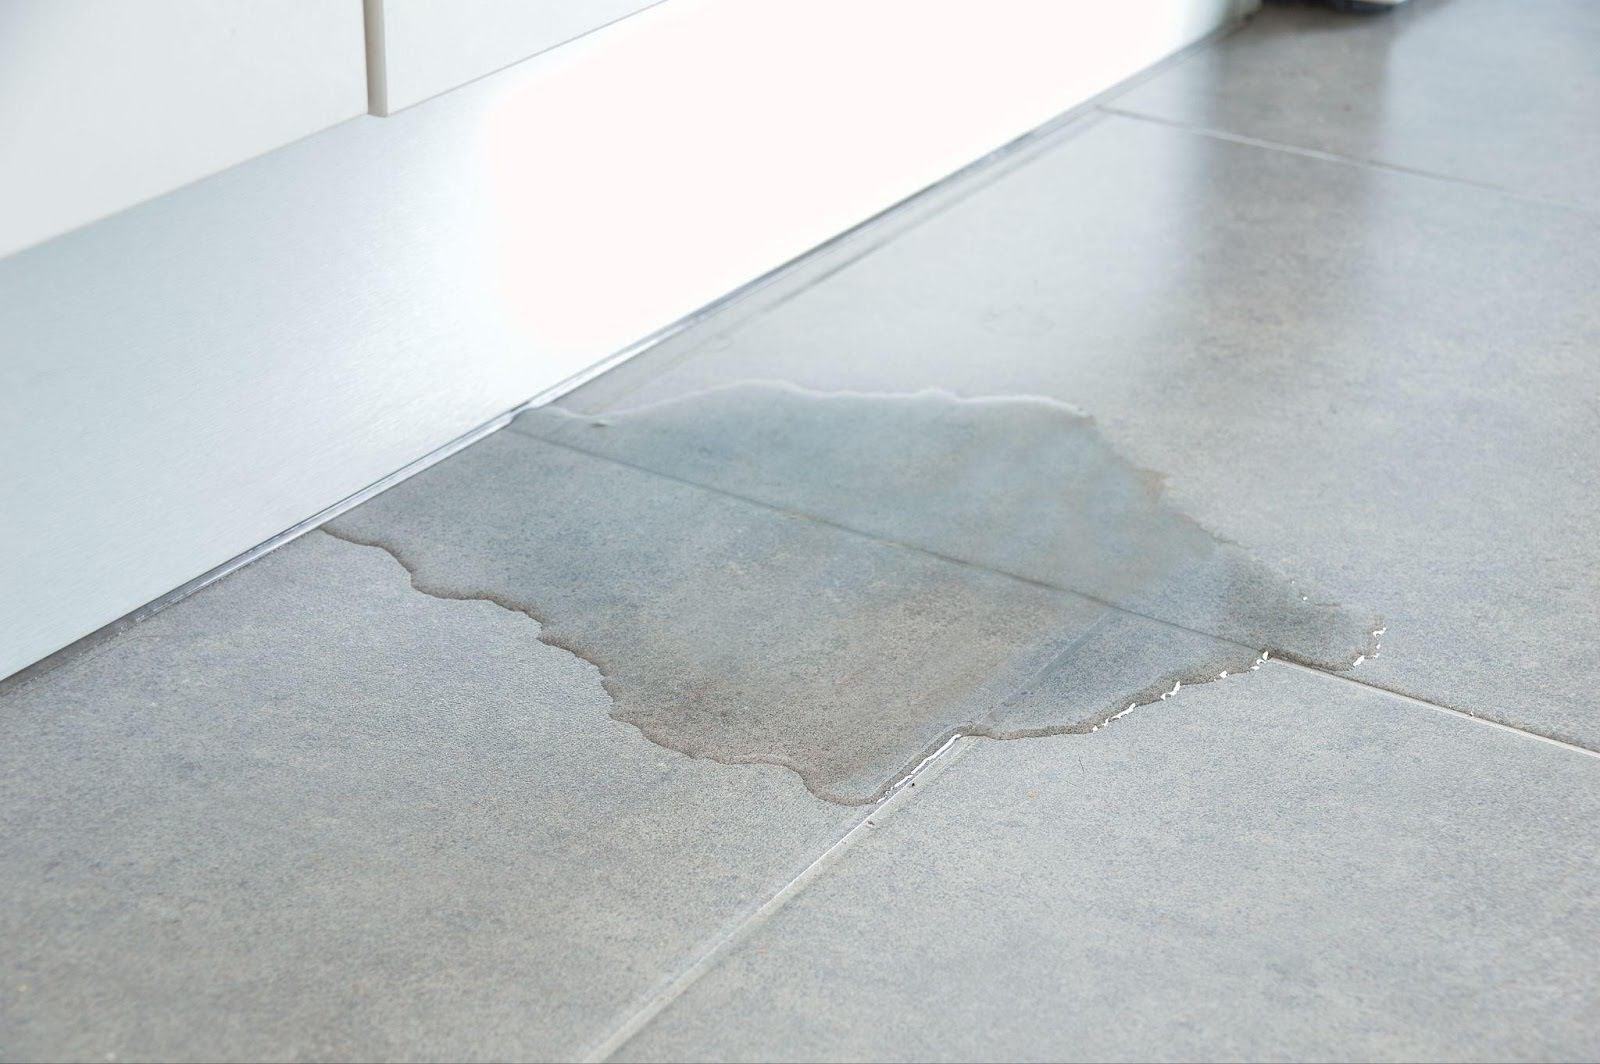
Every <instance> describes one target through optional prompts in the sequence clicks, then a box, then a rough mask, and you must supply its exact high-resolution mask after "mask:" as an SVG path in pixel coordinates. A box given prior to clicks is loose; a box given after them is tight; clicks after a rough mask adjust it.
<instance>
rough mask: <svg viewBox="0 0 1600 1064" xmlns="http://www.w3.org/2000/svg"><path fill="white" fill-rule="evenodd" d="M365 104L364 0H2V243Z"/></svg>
mask: <svg viewBox="0 0 1600 1064" xmlns="http://www.w3.org/2000/svg"><path fill="white" fill-rule="evenodd" d="M366 110H367V89H366V63H365V57H364V44H363V36H362V11H361V0H272V2H270V3H265V2H262V0H138V2H136V3H134V2H123V0H3V2H0V205H3V207H0V256H3V255H7V254H10V253H11V252H13V251H17V250H18V249H20V248H24V247H27V246H29V245H31V244H37V243H39V242H40V241H43V240H48V239H49V238H50V237H53V236H56V235H58V234H60V233H64V232H66V231H67V230H69V229H75V228H77V227H78V226H80V225H84V224H87V223H89V222H92V221H94V220H95V219H97V218H102V217H104V216H106V215H108V214H111V213H112V212H114V211H119V210H122V209H123V208H125V207H130V206H132V205H133V204H135V203H140V202H143V201H144V200H147V199H150V198H151V197H152V196H158V195H160V194H161V193H163V192H168V191H171V190H172V189H174V188H177V187H178V186H179V185H185V184H188V183H189V182H190V181H194V180H195V179H197V178H201V177H205V176H206V175H208V174H213V173H216V172H217V171H218V170H221V169H224V168H225V167H228V166H232V165H233V164H234V163H238V162H242V161H244V160H245V159H248V158H251V157H252V156H255V155H260V154H261V153H262V152H266V151H270V150H272V149H273V148H276V147H278V146H280V145H283V144H287V143H288V142H290V141H292V140H298V139H299V138H301V137H304V136H306V135H307V134H309V133H314V132H316V131H317V130H319V129H325V128H327V127H328V126H331V125H333V124H334V123H336V122H340V121H342V120H344V119H346V118H350V117H351V116H353V115H359V114H362V113H364V112H365V111H366Z"/></svg>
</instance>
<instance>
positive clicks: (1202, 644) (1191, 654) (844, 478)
mask: <svg viewBox="0 0 1600 1064" xmlns="http://www.w3.org/2000/svg"><path fill="white" fill-rule="evenodd" d="M533 432H543V433H546V434H548V436H549V438H548V439H541V438H537V437H534V436H531V435H529V434H530V433H533ZM590 444H592V445H593V447H594V449H595V451H597V452H604V456H601V454H599V453H590V452H588V451H586V450H579V449H578V447H579V445H583V446H585V447H587V446H588V445H590ZM646 465H648V466H649V467H650V468H649V469H646V468H641V466H646ZM662 474H665V475H662ZM329 530H330V531H332V532H333V533H334V534H336V535H339V536H343V537H346V538H349V539H352V540H354V541H356V542H361V543H367V544H372V545H377V546H382V547H384V548H385V549H387V550H389V551H391V552H392V553H393V554H394V555H395V556H396V557H397V558H399V559H400V560H401V561H402V563H403V564H405V566H406V567H407V568H408V569H409V570H410V571H411V572H412V573H413V575H414V580H415V583H416V586H417V587H418V588H419V589H420V590H423V591H426V592H429V593H432V594H441V595H446V596H452V597H485V598H491V599H493V600H494V601H496V602H499V603H502V604H503V605H506V606H508V607H510V608H514V609H520V610H523V611H525V612H527V613H529V614H530V615H533V616H536V617H538V618H539V620H540V622H541V623H542V624H543V626H544V629H543V635H542V638H544V639H545V640H546V641H547V642H550V643H553V644H555V645H557V646H561V647H564V648H566V649H568V650H571V651H573V652H574V653H576V654H579V655H581V656H583V657H585V658H587V659H588V660H590V661H592V662H593V663H595V664H596V665H597V666H598V667H599V668H600V670H601V672H602V674H603V675H604V677H605V682H606V687H607V690H608V691H609V692H610V693H611V695H612V697H613V699H614V700H615V703H616V704H615V708H614V710H613V714H614V715H615V716H616V717H617V718H618V719H619V720H624V721H627V722H629V723H631V724H634V725H636V726H637V727H638V728H639V729H640V730H641V731H642V732H644V734H645V735H647V736H649V737H650V738H652V739H654V740H655V741H656V742H658V743H660V744H661V745H663V746H666V747H669V748H670V749H673V750H678V751H682V752H685V753H689V754H692V755H694V756H697V757H707V758H712V759H715V760H718V761H723V762H726V763H732V764H739V763H746V762H769V763H773V764H780V765H785V766H788V767H790V768H792V769H794V771H796V772H797V773H799V775H800V776H801V778H802V779H803V780H805V782H806V785H807V786H808V787H810V788H811V790H812V791H813V792H814V793H816V794H818V795H819V796H822V797H825V798H828V799H830V800H832V801H838V802H846V803H859V802H867V801H871V800H873V799H874V798H876V797H878V796H880V795H882V794H883V793H884V792H885V791H886V790H887V789H888V788H889V787H890V786H891V785H892V784H893V783H894V782H895V781H896V780H897V779H898V778H899V777H901V776H902V775H903V774H904V773H905V772H906V771H907V770H909V769H910V768H911V767H913V766H914V765H916V764H917V763H918V762H919V761H920V760H921V759H922V758H923V757H926V756H927V755H928V753H929V752H930V751H932V750H933V749H935V748H936V747H937V746H938V745H939V744H941V743H943V742H944V741H945V740H946V739H947V738H948V737H949V736H950V735H951V734H952V733H955V732H962V733H966V734H985V735H993V736H1002V737H1003V736H1011V735H1021V734H1040V733H1047V732H1061V731H1090V730H1093V729H1095V728H1096V727H1097V726H1098V725H1099V724H1101V723H1103V722H1105V721H1106V720H1108V719H1110V718H1112V717H1115V716H1117V715H1119V714H1122V713H1124V712H1125V711H1126V710H1127V709H1128V707H1129V706H1130V705H1131V704H1135V703H1143V702H1149V701H1155V700H1159V699H1161V698H1162V697H1164V696H1167V695H1170V694H1171V693H1172V692H1173V691H1174V690H1175V689H1176V688H1177V687H1178V686H1179V685H1181V684H1183V683H1195V682H1202V681H1208V680H1213V679H1216V678H1217V677H1218V676H1219V674H1221V673H1223V672H1225V671H1227V670H1230V669H1231V670H1239V669H1247V668H1249V667H1250V665H1251V664H1252V663H1254V662H1255V661H1256V659H1257V654H1258V651H1259V650H1260V649H1272V650H1282V651H1284V652H1287V653H1290V654H1293V655H1296V656H1299V657H1303V658H1306V659H1309V660H1313V661H1318V662H1329V663H1333V664H1335V665H1345V664H1348V663H1349V661H1350V660H1351V659H1352V658H1353V657H1355V656H1356V655H1358V654H1359V653H1361V652H1362V651H1363V649H1364V648H1365V647H1366V644H1367V641H1368V638H1369V628H1370V622H1369V621H1367V620H1366V619H1363V618H1359V617H1358V616H1356V615H1354V614H1351V613H1348V612H1346V611H1343V610H1340V609H1337V608H1333V607H1328V606H1324V605H1321V604H1318V603H1316V602H1313V601H1307V600H1306V599H1305V598H1304V597H1303V596H1302V594H1301V592H1299V591H1298V590H1295V589H1294V588H1293V587H1292V586H1291V585H1290V584H1289V583H1288V582H1287V581H1285V580H1283V579H1282V578H1281V577H1278V576H1276V574H1272V573H1271V572H1270V571H1268V570H1267V569H1265V568H1264V567H1262V566H1259V565H1258V564H1256V563H1254V562H1253V561H1251V560H1250V559H1249V558H1248V557H1247V556H1246V555H1244V553H1243V552H1241V551H1239V550H1238V549H1237V548H1235V547H1232V546H1230V545H1227V544H1222V543H1219V542H1217V541H1216V540H1215V539H1214V538H1213V537H1211V536H1209V535H1208V534H1207V533H1206V532H1205V531H1204V530H1203V529H1201V528H1200V527H1199V526H1198V525H1195V524H1194V523H1193V522H1192V521H1189V520H1188V519H1187V518H1185V517H1184V516H1183V515H1182V514H1180V513H1177V512H1176V511H1173V510H1171V509H1170V508H1169V507H1167V506H1166V505H1165V504H1164V503H1163V502H1162V500H1161V496H1160V491H1159V485H1158V483H1157V481H1156V480H1155V478H1153V477H1151V476H1150V475H1148V474H1146V473H1144V472H1143V471H1140V470H1138V469H1136V468H1134V467H1132V466H1130V465H1129V464H1128V463H1126V462H1125V461H1122V460H1121V459H1120V458H1118V457H1117V456H1116V455H1115V453H1114V452H1112V451H1110V449H1109V448H1107V447H1106V445H1105V444H1104V443H1103V442H1102V441H1101V440H1100V439H1099V437H1098V434H1097V433H1096V432H1095V431H1094V428H1093V425H1092V423H1091V422H1090V421H1089V420H1088V419H1086V418H1083V417H1082V416H1080V415H1078V414H1076V413H1074V412H1072V411H1071V410H1069V409H1067V408H1065V407H1063V406H1062V405H1061V404H1059V403H1047V402H1036V401H1029V400H998V401H986V402H964V401H958V400H954V399H952V398H950V397H948V396H938V395H921V396H913V397H829V396H818V395H811V394H806V393H803V392H800V391H798V390H796V389H792V388H784V387H774V386H765V387H763V386H747V387H741V388H732V389H727V390H721V391H717V392H714V393H710V394H708V395H705V396H700V397H695V398H694V399H692V400H688V401H684V402H681V403H668V404H663V405H660V406H656V407H651V408H649V409H646V410H641V411H639V412H637V413H633V414H624V415H614V416H610V417H607V418H604V419H599V420H582V419H578V418H575V417H574V416H572V415H569V414H566V413H564V412H562V411H556V410H552V411H548V412H543V413H539V414H537V415H536V416H532V417H526V418H524V419H523V420H521V421H519V422H518V424H517V426H516V430H515V431H511V432H506V433H502V434H500V435H498V436H495V437H491V438H490V439H488V440H486V441H483V442H482V443H480V444H478V445H476V446H474V447H472V448H470V449H468V450H467V451H465V452H463V453H462V454H460V455H458V456H456V457H455V458H453V459H451V460H450V461H448V462H446V463H443V464H442V465H440V466H438V467H436V468H435V469H433V470H430V471H428V472H427V473H424V474H422V475H420V476H418V477H417V478H415V479H413V480H412V481H409V482H407V483H405V484H402V485H400V486H398V487H396V488H394V489H391V490H390V491H388V492H386V493H385V494H383V495H382V496H379V497H378V498H377V499H375V500H373V501H372V502H369V503H368V504H366V505H365V506H362V507H360V508H359V509H357V510H355V511H352V512H351V513H349V514H346V515H345V516H343V517H341V518H339V519H338V520H336V521H335V522H333V523H332V525H330V526H329ZM1175 626H1178V627H1175ZM1183 626H1188V627H1193V628H1195V630H1193V631H1190V630H1187V628H1186V627H1183Z"/></svg>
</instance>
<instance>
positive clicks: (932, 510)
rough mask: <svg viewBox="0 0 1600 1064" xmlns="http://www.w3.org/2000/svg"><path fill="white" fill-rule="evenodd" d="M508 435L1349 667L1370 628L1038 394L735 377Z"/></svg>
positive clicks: (531, 424) (545, 413)
mask: <svg viewBox="0 0 1600 1064" xmlns="http://www.w3.org/2000/svg"><path fill="white" fill-rule="evenodd" d="M513 427H514V428H515V429H516V430H517V431H521V432H527V433H531V434H535V435H538V436H540V437H541V438H545V439H550V440H555V441H558V442H561V443H564V444H568V445H570V446H574V447H577V448H580V449H582V450H584V451H587V452H590V453H595V454H603V455H606V456H608V457H613V458H620V459H622V460H624V461H627V462H629V463H631V464H634V465H637V466H640V467H643V468H646V469H650V470H653V471H656V472H662V473H667V474H669V475H672V476H675V477H680V478H682V479H684V480H687V481H690V482H692V483H696V484H702V485H708V486H712V487H715V488H717V489H719V490H722V491H727V492H731V493H733V494H735V495H739V496H741V497H744V498H750V499H756V500H759V501H761V502H764V503H767V504H768V505H771V506H776V507H781V508H783V509H786V510H790V511H793V512H796V513H801V514H806V515H808V516H812V517H821V518H824V519H826V520H829V521H832V522H834V523H836V524H839V525H842V526H844V527H847V528H852V529H857V530H860V531H863V532H867V533H869V534H870V535H873V536H876V537H878V538H880V539H885V540H888V541H890V542H894V543H902V544H908V545H911V546H914V547H916V548H919V549H922V550H926V551H930V552H932V553H935V554H938V555H940V556H942V557H947V558H955V559H958V560H960V561H964V562H970V563H972V564H975V565H981V566H983V567H984V568H987V569H992V570H995V571H996V572H1002V573H1009V574H1011V575H1013V576H1017V577H1021V578H1023V579H1025V580H1031V581H1037V582H1039V583H1043V584H1045V585H1048V586H1050V587H1054V588H1059V589H1062V590H1066V591H1072V592H1075V593H1077V594H1080V595H1085V596H1088V597H1091V598H1094V599H1096V600H1098V601H1102V602H1106V603H1109V604H1111V605H1114V606H1117V607H1119V608H1121V609H1124V610H1128V611H1131V612H1134V613H1137V614H1140V615H1143V616H1149V617H1153V618H1155V619H1157V620H1160V621H1165V622H1167V623H1169V624H1175V625H1178V626H1180V627H1184V628H1188V629H1191V630H1193V631H1198V632H1203V633H1207V634H1210V635H1214V636H1217V637H1219V638H1223V639H1228V640H1231V641H1233V642H1236V643H1243V644H1246V645H1249V646H1256V647H1261V648H1264V649H1267V650H1271V651H1273V652H1276V653H1279V654H1282V655H1286V656H1290V657H1294V658H1296V659H1298V660H1300V661H1303V662H1306V663H1307V664H1314V665H1318V666H1321V667H1325V668H1336V669H1337V668H1344V667H1347V666H1348V665H1349V664H1350V662H1351V661H1352V660H1354V659H1355V657H1356V656H1357V655H1360V654H1363V653H1369V654H1370V653H1371V651H1372V640H1371V638H1370V636H1371V633H1372V630H1373V629H1374V628H1376V627H1379V624H1378V623H1377V622H1376V621H1375V619H1374V618H1373V617H1371V616H1370V615H1365V616H1363V615H1358V614H1357V613H1356V612H1355V611H1351V610H1345V609H1342V608H1340V607H1339V606H1337V605H1330V604H1326V603H1324V602H1322V601H1321V600H1320V597H1317V596H1313V595H1311V594H1309V593H1308V591H1307V590H1305V589H1300V588H1297V587H1296V586H1295V585H1294V584H1293V583H1292V582H1291V581H1290V580H1288V579H1285V578H1284V577H1283V576H1281V575H1279V574H1277V573H1274V572H1272V571H1271V570H1270V569H1268V568H1267V567H1266V566H1263V565H1262V564H1261V563H1259V562H1257V561H1256V560H1255V559H1254V558H1252V557H1250V556H1249V555H1248V554H1247V553H1245V552H1244V551H1243V550H1241V549H1240V548H1239V547H1238V546H1236V545H1234V544H1230V543H1225V542H1221V541H1219V540H1218V539H1217V538H1216V537H1215V536H1213V535H1212V534H1211V533H1209V532H1208V531H1206V530H1205V529H1204V528H1202V527H1201V526H1200V525H1198V524H1197V523H1195V522H1194V521H1193V520H1192V519H1190V518H1189V517H1188V516H1187V515H1185V514H1183V513H1182V512H1181V511H1179V510H1177V509H1174V508H1173V507H1172V506H1171V505H1169V504H1168V503H1167V502H1166V501H1165V500H1164V499H1163V498H1162V494H1161V481H1160V478H1159V476H1157V475H1156V474H1154V473H1152V472H1150V471H1148V470H1143V469H1140V468H1138V467H1137V466H1134V465H1133V464H1132V463H1130V462H1129V461H1128V460H1127V459H1125V458H1123V457H1122V456H1121V455H1120V454H1118V453H1117V452H1116V451H1115V450H1114V449H1112V447H1111V446H1110V445H1109V444H1108V443H1107V442H1106V441H1105V439H1104V437H1103V436H1102V435H1101V434H1100V432H1099V431H1098V430H1097V429H1096V428H1095V425H1094V421H1093V419H1091V418H1089V417H1086V416H1084V415H1083V414H1081V413H1079V412H1077V411H1075V410H1073V409H1072V408H1070V407H1069V406H1067V405H1065V404H1063V403H1060V402H1056V401H1053V400H1049V399H1042V398H1032V397H1021V396H1019V397H1005V398H995V399H958V398H956V397H954V396H952V395H947V394H942V393H938V392H923V393H919V394H915V395H863V394H848V393H846V394H829V393H824V392H813V391H807V390H804V389H801V388H797V387H794V386H788V385H783V384H761V383H753V384H752V383H747V384H739V385H731V386H729V387H725V388H717V389H713V390H710V391H706V392H700V393H696V394H692V395H688V396H685V397H683V398H681V399H677V400H672V401H667V402H662V403H656V404H652V405H650V406H647V407H642V408H639V409H636V410H623V411H618V412H613V413H609V414H606V415H604V416H601V417H584V416H581V415H575V414H571V413H568V412H567V411H565V410H563V409H561V408H559V407H545V408H542V409H539V410H534V411H530V412H529V413H526V414H524V415H522V416H521V417H520V418H518V419H517V421H516V423H515V425H514V426H513Z"/></svg>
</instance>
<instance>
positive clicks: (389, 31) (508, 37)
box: [367, 0, 660, 115]
mask: <svg viewBox="0 0 1600 1064" xmlns="http://www.w3.org/2000/svg"><path fill="white" fill-rule="evenodd" d="M658 2H660V0H468V2H466V3H445V2H442V0H367V45H368V56H369V59H370V61H371V63H372V66H371V69H370V70H369V72H368V75H369V77H370V79H371V95H372V113H373V114H375V115H386V114H392V113H394V112H395V111H399V110H401V109H402V108H406V107H410V106H411V105H412V104H414V103H420V102H421V101H423V100H426V99H427V98H428V97H430V96H437V95H439V93H441V92H448V91H449V90H451V89H454V88H456V87H458V86H461V85H465V84H466V83H467V82H469V81H474V80H476V79H478V78H481V77H483V76H484V75H485V74H492V73H494V72H495V71H497V70H501V69H504V68H505V67H508V66H510V65H511V64H512V63H516V62H519V61H520V60H523V59H527V58H528V57H529V56H533V55H537V54H538V53H540V52H543V51H546V50H548V49H550V48H554V47H555V46H556V45H558V44H562V43H564V42H566V41H570V40H572V39H573V38H574V37H581V36H583V35H584V34H585V33H588V32H589V31H590V30H596V29H599V28H600V27H601V26H604V25H607V24H608V23H611V22H615V21H616V20H617V19H619V18H623V17H625V16H627V15H631V14H633V13H634V12H635V11H641V10H643V9H644V8H647V7H650V6H651V5H653V4H655V3H658Z"/></svg>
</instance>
